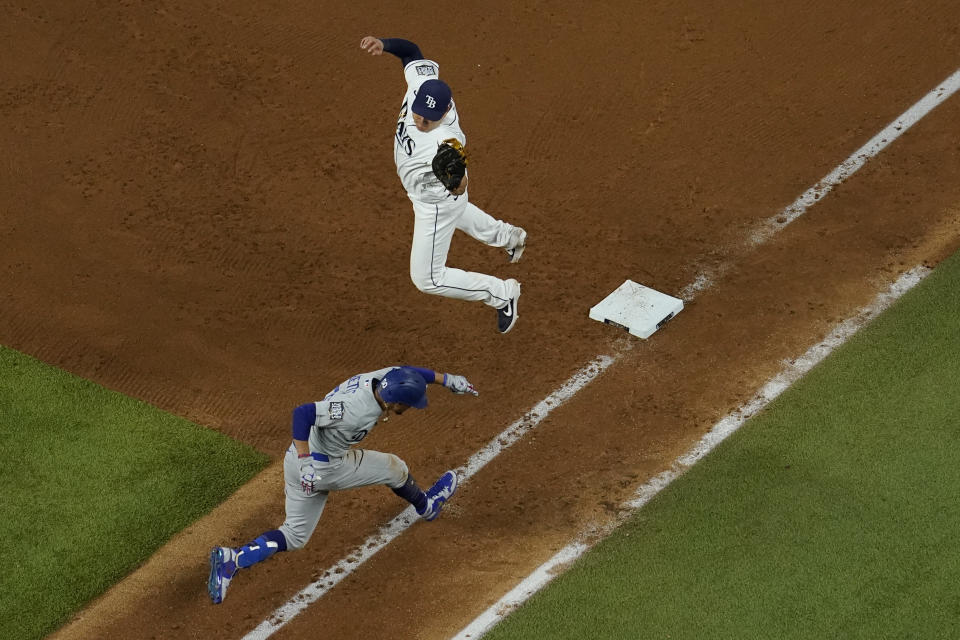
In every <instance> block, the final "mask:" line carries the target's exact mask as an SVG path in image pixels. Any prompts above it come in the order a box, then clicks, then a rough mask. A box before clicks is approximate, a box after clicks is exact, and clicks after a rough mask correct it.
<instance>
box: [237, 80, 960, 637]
mask: <svg viewBox="0 0 960 640" xmlns="http://www.w3.org/2000/svg"><path fill="white" fill-rule="evenodd" d="M958 88H960V69H958V70H957V71H956V72H954V73H953V75H951V76H950V77H948V78H947V79H946V80H945V81H944V82H943V83H941V84H940V85H938V86H937V88H936V89H934V90H933V91H931V92H930V93H928V94H927V95H926V96H924V97H923V98H922V99H921V100H920V101H918V102H917V103H916V104H914V105H913V106H912V107H910V108H909V109H907V111H905V112H904V113H903V115H901V116H900V117H899V118H897V119H896V120H894V122H893V123H891V124H890V125H888V126H887V127H886V128H884V129H883V130H882V131H881V132H880V133H878V134H877V135H876V136H874V137H873V138H871V140H870V141H869V142H867V144H866V145H864V146H863V147H861V148H860V149H858V150H857V151H856V152H855V153H854V154H853V155H852V156H851V157H850V158H848V159H847V160H845V161H844V162H843V163H842V164H841V165H840V166H838V167H837V168H836V169H834V170H833V171H831V172H830V173H829V174H827V176H826V177H825V178H823V179H822V180H820V181H819V182H818V183H817V184H816V185H814V186H813V187H811V188H810V189H808V190H807V191H805V192H804V194H803V195H801V196H800V197H799V198H798V199H797V200H796V201H795V202H794V203H793V204H791V205H790V206H789V207H787V208H786V209H784V210H783V211H781V212H780V213H779V214H777V215H776V216H773V217H772V218H769V219H768V220H767V221H765V222H764V223H763V224H762V225H761V226H760V228H759V229H758V230H756V231H755V232H754V233H753V235H752V237H751V243H752V245H753V246H759V245H760V244H763V243H764V242H766V241H767V240H769V239H770V238H771V237H772V236H773V235H774V234H775V233H776V232H777V231H779V230H780V229H782V228H783V227H785V226H786V225H787V224H789V223H790V222H792V221H793V220H795V219H797V218H798V217H800V216H801V215H803V214H804V213H805V212H806V210H807V209H808V208H809V207H810V206H811V205H813V204H815V203H816V202H818V201H819V200H821V199H822V198H823V196H824V195H826V193H828V192H829V191H830V190H831V189H832V188H833V187H834V186H836V185H838V184H840V183H841V182H842V181H843V180H845V179H846V178H848V177H849V176H851V175H853V174H854V173H856V171H857V170H858V169H859V168H860V167H862V166H863V164H864V163H865V162H866V161H867V160H868V159H869V158H871V157H873V156H875V155H876V154H877V153H879V152H880V151H881V150H882V149H883V148H885V147H886V146H887V145H889V144H890V143H891V142H893V140H895V139H896V138H898V137H899V136H900V135H901V134H902V133H903V132H904V131H906V130H907V129H909V128H910V127H911V126H913V124H915V123H916V122H918V121H919V120H920V119H921V118H923V117H924V116H925V115H926V114H928V113H929V112H930V111H931V110H932V109H933V108H934V107H936V106H937V105H939V104H941V103H942V102H943V101H944V100H946V99H947V98H949V97H950V96H951V95H953V94H954V93H956V91H957V89H958ZM719 275H722V272H718V273H714V274H707V273H704V274H700V275H698V276H697V277H696V279H695V280H694V282H692V283H691V284H689V285H687V286H686V287H684V289H683V290H682V291H681V294H680V295H681V297H682V298H683V299H684V300H690V299H692V298H693V297H694V296H696V294H697V293H699V292H700V291H703V290H705V289H707V288H709V287H710V286H711V285H712V284H713V282H714V281H715V280H716V278H717V277H719ZM619 357H620V354H617V355H614V356H598V357H597V358H595V359H594V360H592V361H591V362H590V363H588V364H587V365H586V366H584V367H583V368H582V369H580V370H579V371H577V372H576V373H575V374H574V375H573V376H572V377H571V378H570V379H569V380H567V381H566V382H565V383H564V384H563V385H562V386H561V387H560V388H559V389H557V390H556V391H554V392H553V393H551V394H550V395H549V396H547V398H545V399H544V400H542V401H541V402H540V403H538V404H537V405H536V406H535V407H534V408H533V409H531V410H530V411H529V412H528V413H527V414H526V415H525V416H524V417H523V418H521V419H519V420H517V421H516V422H514V423H513V424H511V425H510V426H509V427H507V429H505V430H504V431H503V432H501V433H500V434H499V435H498V436H497V437H495V438H494V439H493V440H492V441H491V442H490V443H489V444H487V445H486V446H485V447H484V448H483V449H481V450H480V451H479V452H477V453H475V454H474V455H473V456H471V457H470V459H469V460H468V461H467V463H466V465H464V466H463V467H460V469H459V470H458V473H462V475H461V482H464V481H467V480H469V478H470V477H471V476H472V475H473V474H475V473H476V472H477V471H479V470H480V469H481V468H483V467H484V466H485V465H486V464H487V463H488V462H490V461H491V460H493V459H494V458H495V457H496V456H497V455H499V454H500V453H501V452H502V451H503V450H504V449H506V448H508V447H510V446H511V445H512V444H514V443H515V442H517V440H519V439H520V438H521V437H523V435H524V434H526V433H527V432H528V431H531V430H532V429H534V428H536V427H537V426H538V425H539V424H540V422H541V421H542V420H543V419H544V418H546V417H547V415H549V413H550V412H551V411H552V410H553V409H555V408H556V407H558V406H560V405H561V404H563V403H564V402H566V401H567V400H569V399H570V398H571V397H573V396H574V395H575V394H576V393H577V392H578V391H580V390H581V389H583V388H584V387H585V386H587V385H588V384H589V383H590V382H592V381H593V380H594V379H596V377H597V376H599V375H600V374H601V373H602V372H603V371H605V370H606V369H607V368H608V367H609V366H610V365H612V364H613V363H614V362H616V361H617V360H618V359H619ZM651 482H653V481H652V480H651ZM668 482H669V481H668ZM648 484H649V483H648ZM644 486H647V485H644ZM416 520H417V517H416V514H415V512H414V510H413V507H408V508H407V509H406V510H404V511H403V512H402V513H400V515H398V516H396V517H395V518H394V519H393V520H391V521H390V522H388V523H387V524H386V525H384V526H383V527H381V528H380V531H379V532H377V533H376V534H374V535H373V536H371V537H370V538H368V539H367V540H366V541H364V542H363V543H362V544H361V545H360V546H359V547H357V548H356V549H354V550H353V551H352V552H350V553H349V554H347V556H346V557H345V558H344V559H342V560H340V561H339V562H337V563H336V564H335V565H334V566H332V567H330V568H329V569H327V570H326V571H325V572H324V574H323V576H321V578H320V579H318V580H316V581H314V582H312V583H311V584H309V585H307V586H306V587H304V588H303V589H301V590H300V591H299V592H298V593H297V594H296V595H294V596H293V597H292V598H291V599H290V600H289V601H287V602H286V603H285V604H284V605H282V606H280V607H279V608H278V609H276V610H275V611H274V612H273V613H272V614H271V615H270V616H269V617H268V618H267V619H266V620H264V621H263V622H261V623H260V624H259V625H257V627H256V628H255V629H253V630H252V631H250V632H249V633H247V634H246V635H245V636H243V640H263V639H265V638H268V637H270V636H271V635H273V633H274V632H275V631H277V630H278V629H280V628H281V627H283V626H284V625H285V624H287V623H288V622H290V620H292V619H293V618H294V617H295V616H296V615H297V614H299V613H300V612H301V611H303V610H304V609H306V608H307V607H308V606H309V605H310V604H312V603H313V602H316V601H317V600H318V599H319V598H320V597H322V596H323V595H324V594H325V593H326V592H327V591H329V590H330V589H332V588H333V587H334V586H335V585H336V584H337V583H339V582H340V581H341V580H343V579H344V578H346V577H347V576H348V575H350V574H351V573H353V571H354V570H355V569H357V568H358V567H359V566H360V565H362V564H363V563H364V562H365V561H366V560H368V559H370V558H371V557H372V556H373V555H374V554H376V553H377V552H378V551H380V550H381V549H383V548H384V547H385V546H386V545H387V544H389V543H390V542H391V541H392V540H394V539H395V538H397V537H398V536H400V535H401V534H402V533H403V532H404V531H406V530H407V529H408V528H409V527H410V526H411V525H412V524H413V523H414V522H416ZM581 553H582V551H581ZM578 555H579V554H578ZM558 566H559V565H558ZM534 575H537V574H534ZM547 575H549V572H547ZM529 579H530V578H528V580H529ZM525 582H526V581H525ZM523 584H524V583H521V585H523ZM519 588H520V587H519V586H518V587H517V588H515V589H514V591H516V590H517V589H519ZM514 591H511V592H510V593H513V592H514ZM509 595H510V594H508V596H509ZM504 598H506V596H504ZM524 599H525V598H524ZM514 606H515V605H514ZM494 607H496V605H494ZM471 624H473V623H471ZM469 628H472V627H468V629H469ZM464 631H466V629H465V630H464ZM462 633H464V632H461V634H462ZM457 637H458V638H459V637H464V638H466V637H476V636H461V635H458V636H457Z"/></svg>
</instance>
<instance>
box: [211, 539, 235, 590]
mask: <svg viewBox="0 0 960 640" xmlns="http://www.w3.org/2000/svg"><path fill="white" fill-rule="evenodd" d="M236 572H237V553H236V551H234V550H233V549H231V548H229V547H214V548H213V551H211V552H210V579H209V580H208V581H207V591H209V592H210V599H211V600H213V604H220V603H221V602H223V598H224V596H226V595H227V587H228V586H229V585H230V579H231V578H233V574H235V573H236Z"/></svg>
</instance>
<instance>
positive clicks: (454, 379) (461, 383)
mask: <svg viewBox="0 0 960 640" xmlns="http://www.w3.org/2000/svg"><path fill="white" fill-rule="evenodd" d="M443 386H445V387H446V388H447V389H450V391H452V392H454V393H455V394H457V395H463V394H465V393H469V394H472V395H475V396H478V395H480V392H479V391H477V390H476V389H475V388H474V386H473V385H472V384H470V381H469V380H467V379H466V378H464V377H463V376H456V375H453V374H452V373H445V374H443Z"/></svg>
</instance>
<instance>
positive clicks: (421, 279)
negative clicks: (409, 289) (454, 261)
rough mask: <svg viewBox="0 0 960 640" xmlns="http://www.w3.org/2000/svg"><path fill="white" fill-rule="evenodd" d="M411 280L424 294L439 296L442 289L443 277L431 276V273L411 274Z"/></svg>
mask: <svg viewBox="0 0 960 640" xmlns="http://www.w3.org/2000/svg"><path fill="white" fill-rule="evenodd" d="M410 279H411V280H412V281H413V286H415V287H416V288H417V289H419V290H420V291H422V292H423V293H430V294H434V295H436V294H438V293H439V292H440V289H441V286H442V285H441V284H440V282H441V276H437V275H431V274H430V273H425V274H417V273H413V272H412V271H411V272H410Z"/></svg>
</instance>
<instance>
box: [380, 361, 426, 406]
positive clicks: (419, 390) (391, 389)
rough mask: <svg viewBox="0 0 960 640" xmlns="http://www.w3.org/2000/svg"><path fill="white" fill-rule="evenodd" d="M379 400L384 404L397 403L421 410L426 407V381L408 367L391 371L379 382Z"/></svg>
mask: <svg viewBox="0 0 960 640" xmlns="http://www.w3.org/2000/svg"><path fill="white" fill-rule="evenodd" d="M380 398H381V399H382V400H383V401H384V402H399V403H400V404H405V405H408V406H411V407H413V408H414V409H423V408H424V407H426V406H427V381H426V380H424V379H423V376H421V375H420V374H419V373H418V372H416V371H414V370H413V369H410V368H408V367H400V368H399V369H393V370H392V371H388V372H387V375H385V376H383V380H381V381H380Z"/></svg>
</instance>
